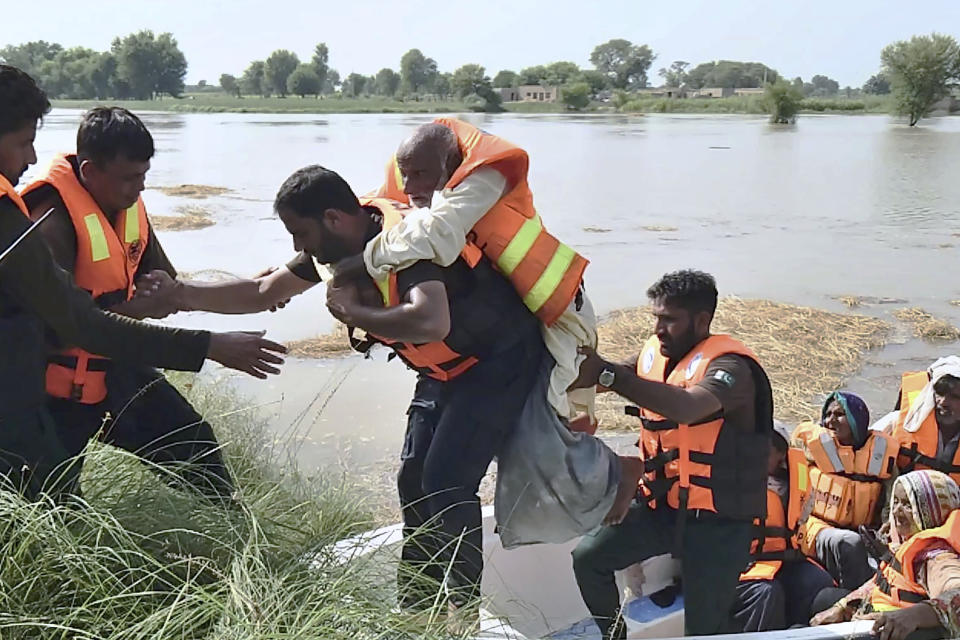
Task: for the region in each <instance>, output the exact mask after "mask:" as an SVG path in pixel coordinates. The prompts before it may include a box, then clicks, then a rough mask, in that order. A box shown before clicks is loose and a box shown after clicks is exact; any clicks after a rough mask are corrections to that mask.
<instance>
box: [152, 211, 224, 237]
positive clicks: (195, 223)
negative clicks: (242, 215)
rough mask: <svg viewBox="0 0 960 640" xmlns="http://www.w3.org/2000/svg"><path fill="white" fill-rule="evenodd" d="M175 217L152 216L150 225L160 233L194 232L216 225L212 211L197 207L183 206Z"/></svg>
mask: <svg viewBox="0 0 960 640" xmlns="http://www.w3.org/2000/svg"><path fill="white" fill-rule="evenodd" d="M176 211H177V214H178V215H175V216H155V215H151V216H150V224H151V225H152V226H153V228H154V229H156V230H158V231H194V230H196V229H203V228H205V227H211V226H213V225H215V224H216V222H214V221H213V219H212V218H211V217H210V210H209V209H207V208H206V207H200V206H197V205H185V206H184V205H181V206H179V207H177V208H176Z"/></svg>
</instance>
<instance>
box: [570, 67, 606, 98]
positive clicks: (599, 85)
mask: <svg viewBox="0 0 960 640" xmlns="http://www.w3.org/2000/svg"><path fill="white" fill-rule="evenodd" d="M576 81H577V82H586V83H587V84H588V85H589V86H590V95H591V96H595V95H597V94H598V93H600V92H601V91H603V90H604V89H609V88H610V78H608V77H607V76H606V75H605V74H603V73H601V72H599V71H597V70H595V69H584V70H583V71H581V72H580V75H579V76H577V78H576Z"/></svg>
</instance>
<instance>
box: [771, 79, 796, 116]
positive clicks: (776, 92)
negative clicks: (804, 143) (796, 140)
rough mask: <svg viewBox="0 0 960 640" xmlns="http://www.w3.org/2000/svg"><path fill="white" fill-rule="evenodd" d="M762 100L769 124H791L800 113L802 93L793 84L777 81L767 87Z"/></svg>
mask: <svg viewBox="0 0 960 640" xmlns="http://www.w3.org/2000/svg"><path fill="white" fill-rule="evenodd" d="M763 98H764V102H765V104H766V107H767V111H769V112H770V122H773V123H774V124H791V123H793V122H795V121H796V119H797V114H798V113H800V105H801V103H802V102H803V93H802V92H801V91H800V90H799V89H798V88H797V87H796V86H795V85H794V84H793V83H790V82H787V81H786V80H777V81H776V82H774V83H771V84H768V85H767V89H766V91H765V92H764V96H763Z"/></svg>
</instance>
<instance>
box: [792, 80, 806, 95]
mask: <svg viewBox="0 0 960 640" xmlns="http://www.w3.org/2000/svg"><path fill="white" fill-rule="evenodd" d="M793 86H794V87H796V88H797V89H798V90H799V91H801V92H802V91H803V86H804V83H803V78H801V77H800V76H797V77H796V78H794V79H793Z"/></svg>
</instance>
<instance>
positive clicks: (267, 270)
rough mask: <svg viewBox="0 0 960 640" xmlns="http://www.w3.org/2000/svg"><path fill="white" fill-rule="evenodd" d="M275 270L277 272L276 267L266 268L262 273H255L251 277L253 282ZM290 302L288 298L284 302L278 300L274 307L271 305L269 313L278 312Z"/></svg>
mask: <svg viewBox="0 0 960 640" xmlns="http://www.w3.org/2000/svg"><path fill="white" fill-rule="evenodd" d="M276 270H277V268H276V267H267V268H266V269H264V270H263V271H261V272H259V273H255V274H254V275H253V279H254V280H259V279H260V278H266V277H267V276H268V275H270V274H271V273H273V272H274V271H276ZM290 300H291V299H290V298H287V299H286V300H280V301H279V302H277V303H276V304H275V305H272V306H271V307H270V311H271V312H274V311H276V310H278V309H283V308H284V307H285V306H287V304H289V303H290Z"/></svg>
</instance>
